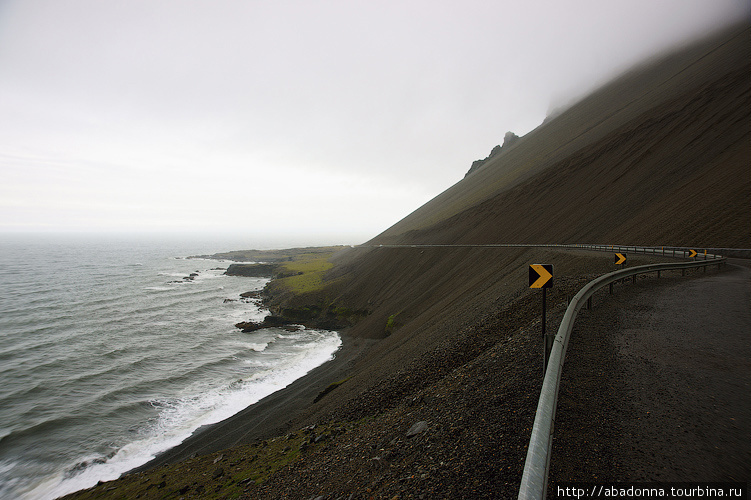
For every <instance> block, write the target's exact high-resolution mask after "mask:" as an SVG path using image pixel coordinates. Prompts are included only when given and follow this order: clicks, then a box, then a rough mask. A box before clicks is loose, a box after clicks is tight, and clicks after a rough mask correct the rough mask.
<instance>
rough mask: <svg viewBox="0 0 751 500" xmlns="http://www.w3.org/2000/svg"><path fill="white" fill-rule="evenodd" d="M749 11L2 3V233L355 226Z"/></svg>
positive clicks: (404, 207) (186, 1) (644, 5)
mask: <svg viewBox="0 0 751 500" xmlns="http://www.w3.org/2000/svg"><path fill="white" fill-rule="evenodd" d="M750 13H751V0H626V1H620V0H608V1H603V0H525V1H519V0H516V1H513V2H512V1H506V0H499V1H488V0H484V1H477V0H462V1H453V2H447V1H442V0H398V1H392V0H384V1H358V0H330V1H317V0H308V1H297V0H274V1H271V0H269V1H262V0H257V1H256V0H242V1H240V0H210V1H209V0H206V1H198V0H127V1H126V0H111V1H102V0H66V1H64V2H62V1H59V0H0V179H1V180H2V182H0V235H1V234H7V233H9V232H94V233H96V232H146V233H173V232H195V233H201V234H211V233H215V232H223V233H226V232H234V233H243V234H251V235H258V236H259V237H260V238H262V237H264V236H268V237H271V236H278V235H284V234H296V235H303V236H304V235H310V236H311V237H312V236H317V237H318V239H320V238H321V237H326V238H330V239H331V240H332V243H339V242H341V243H359V242H362V241H365V240H367V239H369V238H370V237H373V236H375V235H376V234H378V233H380V232H381V231H383V230H385V229H387V228H388V227H389V226H391V225H392V224H394V223H396V222H397V221H398V220H400V219H401V218H403V217H405V216H406V215H408V214H409V213H410V212H412V211H413V210H415V209H416V208H418V207H419V206H421V205H422V204H424V203H425V202H427V201H428V200H430V199H431V198H433V197H434V196H436V195H437V194H439V193H440V192H442V191H443V190H445V189H447V188H448V187H450V186H451V185H453V184H454V183H456V182H458V181H459V180H461V179H462V177H463V176H464V174H465V173H466V171H467V170H468V169H469V167H470V165H471V164H472V162H473V161H474V160H476V159H481V158H484V157H485V156H487V155H488V153H489V152H490V150H491V149H492V148H493V146H495V145H496V144H500V143H502V141H503V136H504V134H505V133H506V132H507V131H513V132H515V133H516V134H517V135H524V134H526V133H527V132H529V131H530V130H532V129H534V128H535V127H537V126H538V125H540V124H541V123H542V121H543V120H544V118H545V116H546V115H547V114H548V112H549V111H551V110H552V109H554V108H557V107H559V106H561V105H564V104H566V103H569V102H570V101H571V100H572V99H575V98H576V97H580V96H582V95H583V94H585V93H586V92H588V91H590V90H592V89H593V88H594V87H596V86H598V85H600V84H602V83H604V82H605V81H606V80H607V79H609V78H611V77H612V76H614V75H615V74H617V73H618V72H621V71H623V70H625V69H626V68H627V67H628V66H630V65H633V64H635V63H638V62H639V61H641V60H643V59H644V58H646V57H648V56H650V55H652V54H655V53H656V52H659V51H662V50H664V49H665V48H668V47H672V46H675V45H677V44H679V43H681V42H683V41H685V40H686V39H688V38H693V37H696V36H699V35H701V34H704V33H706V32H707V31H708V30H712V29H714V28H716V27H718V26H721V25H723V24H727V23H729V22H732V21H734V20H738V19H741V18H742V17H744V16H749V14H750ZM334 240H336V241H334Z"/></svg>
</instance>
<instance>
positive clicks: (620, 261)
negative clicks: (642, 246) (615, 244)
mask: <svg viewBox="0 0 751 500" xmlns="http://www.w3.org/2000/svg"><path fill="white" fill-rule="evenodd" d="M624 262H626V256H625V255H624V254H622V253H617V254H615V264H616V265H620V264H623V263H624Z"/></svg>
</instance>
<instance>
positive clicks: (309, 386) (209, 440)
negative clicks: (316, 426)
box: [131, 332, 375, 472]
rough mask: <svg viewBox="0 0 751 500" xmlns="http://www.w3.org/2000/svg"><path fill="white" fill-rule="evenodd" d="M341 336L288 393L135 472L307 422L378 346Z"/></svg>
mask: <svg viewBox="0 0 751 500" xmlns="http://www.w3.org/2000/svg"><path fill="white" fill-rule="evenodd" d="M340 335H341V338H342V346H341V347H340V349H339V350H338V351H337V352H336V353H335V355H334V359H332V360H331V361H328V362H326V363H324V364H322V365H321V366H318V367H317V368H314V369H313V370H312V371H311V372H309V373H308V374H306V375H305V376H303V377H301V378H299V379H298V380H296V381H294V382H293V383H292V384H290V385H289V386H287V387H285V388H284V389H282V390H279V391H277V392H275V393H273V394H271V395H269V396H266V397H265V398H263V399H262V400H260V401H259V402H257V403H255V404H253V405H251V406H249V407H248V408H246V409H244V410H242V411H241V412H239V413H237V414H235V415H233V416H231V417H229V418H227V419H226V420H223V421H221V422H218V423H216V424H212V425H208V426H204V427H201V428H199V429H198V430H196V431H195V432H194V433H193V435H192V436H190V437H189V438H188V439H186V440H185V441H184V442H183V443H181V444H180V445H178V446H176V447H174V448H172V449H170V450H167V451H165V452H164V453H162V454H160V455H158V456H157V457H156V458H154V459H153V460H151V461H150V462H148V463H146V464H144V465H142V466H140V467H137V468H136V469H134V470H133V471H131V472H140V471H144V470H149V469H153V468H155V467H159V466H162V465H166V464H172V463H175V462H179V461H182V460H185V459H188V458H191V457H193V456H196V455H207V454H210V453H213V452H216V451H219V450H223V449H225V448H232V447H234V446H239V445H243V444H251V443H254V442H256V441H259V440H263V439H269V438H271V437H274V436H279V435H281V434H284V433H285V432H287V431H288V430H289V429H290V428H291V427H293V425H294V424H295V423H298V424H299V422H300V421H301V420H302V419H304V416H305V410H306V409H307V408H308V407H309V406H310V405H311V404H312V403H313V401H314V400H315V399H316V397H318V396H319V394H321V392H322V391H324V390H325V389H326V388H327V387H329V386H330V385H331V384H335V383H337V382H340V381H341V380H342V379H343V378H345V377H346V376H347V372H348V369H350V368H351V367H352V365H353V364H354V363H355V362H356V361H357V360H358V359H360V357H362V356H363V355H364V354H365V353H366V351H367V350H368V348H369V347H370V346H371V345H372V344H373V342H375V341H373V340H370V339H362V338H354V337H349V336H347V334H346V332H345V333H340ZM324 397H325V396H324Z"/></svg>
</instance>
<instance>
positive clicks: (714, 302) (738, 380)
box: [549, 265, 751, 487]
mask: <svg viewBox="0 0 751 500" xmlns="http://www.w3.org/2000/svg"><path fill="white" fill-rule="evenodd" d="M670 274H671V276H668V277H666V275H665V273H663V279H661V280H659V281H658V280H657V279H656V278H655V277H654V276H651V277H645V278H642V279H640V281H639V282H638V283H637V284H635V285H631V284H630V283H629V284H624V285H619V286H617V287H616V290H615V294H614V295H613V296H609V295H608V294H607V291H606V292H604V293H603V292H600V293H599V294H598V295H597V296H596V297H595V300H594V309H593V310H592V311H587V310H582V311H581V313H580V316H579V317H578V318H577V321H576V326H575V327H574V331H573V334H572V338H571V342H570V344H569V350H568V352H567V354H566V363H565V365H564V371H563V375H562V379H561V389H560V393H559V403H558V410H557V413H556V418H557V419H556V428H555V439H554V445H553V455H552V459H551V469H550V476H549V485H550V486H551V487H552V486H554V484H555V483H556V482H557V481H567V480H582V481H602V480H620V481H699V480H701V481H747V480H748V479H749V477H751V447H750V446H749V443H751V270H750V269H749V268H748V267H744V266H738V265H729V266H727V267H726V268H725V269H724V270H723V271H719V272H718V271H716V270H710V271H708V272H707V273H706V274H704V273H702V272H701V271H698V272H694V274H693V276H692V277H688V276H687V277H686V278H681V277H680V273H670ZM673 274H674V275H673Z"/></svg>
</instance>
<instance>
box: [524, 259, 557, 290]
mask: <svg viewBox="0 0 751 500" xmlns="http://www.w3.org/2000/svg"><path fill="white" fill-rule="evenodd" d="M552 278H553V264H530V265H529V288H552V287H553V280H552Z"/></svg>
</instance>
